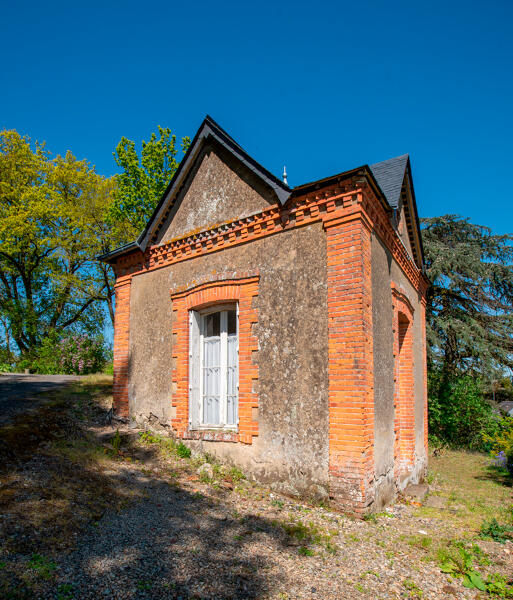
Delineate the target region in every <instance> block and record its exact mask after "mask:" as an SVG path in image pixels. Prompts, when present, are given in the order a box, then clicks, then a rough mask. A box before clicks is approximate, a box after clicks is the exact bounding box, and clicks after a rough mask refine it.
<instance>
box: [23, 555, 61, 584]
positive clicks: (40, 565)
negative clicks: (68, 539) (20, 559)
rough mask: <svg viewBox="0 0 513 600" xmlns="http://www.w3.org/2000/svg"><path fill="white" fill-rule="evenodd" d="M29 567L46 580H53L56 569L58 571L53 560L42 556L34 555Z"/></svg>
mask: <svg viewBox="0 0 513 600" xmlns="http://www.w3.org/2000/svg"><path fill="white" fill-rule="evenodd" d="M28 566H29V568H30V569H32V570H33V571H35V572H36V573H37V574H38V576H39V577H41V579H45V580H48V579H51V578H52V577H53V575H54V572H55V569H57V565H56V564H55V563H54V562H53V561H52V560H50V559H49V558H45V557H44V556H41V554H33V555H32V558H31V559H30V560H29V563H28Z"/></svg>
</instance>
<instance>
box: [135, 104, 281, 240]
mask: <svg viewBox="0 0 513 600" xmlns="http://www.w3.org/2000/svg"><path fill="white" fill-rule="evenodd" d="M206 141H215V142H217V143H218V144H220V145H221V146H222V147H223V148H224V149H225V150H226V151H227V152H229V153H230V154H231V155H232V156H233V157H234V158H235V159H237V160H238V161H240V162H241V163H242V164H243V165H244V166H245V167H247V168H248V169H249V170H251V171H252V172H253V174H254V175H255V176H257V177H258V178H259V179H260V180H261V181H262V182H263V183H264V184H265V185H266V186H268V187H269V188H270V189H271V190H272V191H273V193H274V194H275V196H276V199H277V201H278V202H279V203H280V205H283V204H285V202H286V201H287V199H288V197H289V196H290V188H289V187H288V186H287V185H286V184H284V183H283V182H282V181H280V180H279V179H278V178H277V177H275V176H274V175H273V174H272V173H270V172H269V171H267V169H265V168H264V167H262V165H260V164H259V163H257V162H256V161H255V160H254V159H253V158H251V156H249V154H247V152H245V151H244V150H243V149H242V148H241V146H239V144H237V142H236V141H235V140H234V139H233V138H232V137H230V136H229V135H228V133H226V131H224V130H223V129H222V128H221V127H220V126H219V125H218V124H217V123H216V122H215V121H214V120H213V119H212V118H211V117H209V116H207V117H206V118H205V120H204V121H203V123H202V124H201V126H200V128H199V129H198V132H197V133H196V135H195V136H194V139H193V141H192V143H191V145H190V146H189V149H188V150H187V152H186V154H185V156H184V158H183V159H182V161H181V162H180V165H179V167H178V169H177V170H176V173H175V174H174V176H173V178H172V180H171V182H170V184H169V186H168V188H167V189H166V191H165V192H164V194H163V195H162V198H161V200H160V202H159V204H158V206H157V208H156V209H155V211H154V212H153V215H152V216H151V218H150V220H149V221H148V224H147V225H146V227H145V229H144V231H143V232H142V234H141V235H140V236H139V238H138V240H137V242H136V244H137V246H138V247H139V248H140V249H141V251H142V252H144V251H145V250H146V248H147V246H148V244H149V243H151V240H152V238H153V236H154V233H155V231H156V229H157V228H158V226H159V225H160V224H161V223H162V222H163V221H164V220H165V219H166V218H167V216H168V215H169V212H170V209H171V205H172V202H173V199H174V197H175V196H176V194H177V193H178V191H179V190H180V188H181V186H182V185H183V183H184V181H185V178H186V177H187V174H188V172H189V170H190V169H191V168H192V167H193V165H194V163H195V161H196V158H197V157H198V156H199V154H200V152H201V149H202V148H203V146H204V144H205V142H206Z"/></svg>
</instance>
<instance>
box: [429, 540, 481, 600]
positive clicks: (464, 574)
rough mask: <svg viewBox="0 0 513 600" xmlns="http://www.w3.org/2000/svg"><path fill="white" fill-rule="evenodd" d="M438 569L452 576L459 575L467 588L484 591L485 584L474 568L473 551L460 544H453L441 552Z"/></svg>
mask: <svg viewBox="0 0 513 600" xmlns="http://www.w3.org/2000/svg"><path fill="white" fill-rule="evenodd" d="M440 558H441V564H440V570H441V571H442V573H448V574H449V575H452V576H453V577H461V578H462V579H463V585H464V586H465V587H467V588H477V589H478V590H481V591H482V592H484V591H486V585H485V583H484V581H483V578H482V577H481V575H480V574H479V573H478V572H477V571H476V570H475V569H474V565H473V559H474V554H473V552H472V551H471V550H470V551H469V550H468V549H466V548H465V547H464V546H463V545H462V544H458V545H453V546H452V547H449V548H448V549H446V550H445V551H442V552H441V556H440Z"/></svg>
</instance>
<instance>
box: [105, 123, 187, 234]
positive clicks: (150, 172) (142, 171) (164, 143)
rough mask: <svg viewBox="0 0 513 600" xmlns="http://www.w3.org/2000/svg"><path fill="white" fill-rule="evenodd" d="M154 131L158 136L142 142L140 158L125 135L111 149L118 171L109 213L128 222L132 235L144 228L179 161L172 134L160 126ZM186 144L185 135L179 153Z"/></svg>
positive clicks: (183, 150)
mask: <svg viewBox="0 0 513 600" xmlns="http://www.w3.org/2000/svg"><path fill="white" fill-rule="evenodd" d="M158 133H159V137H158V138H157V135H156V134H155V133H152V134H151V136H150V139H149V141H148V142H145V141H143V142H142V150H141V156H140V157H139V155H138V154H137V150H136V147H135V142H133V141H132V140H129V139H127V138H125V137H122V138H121V141H120V142H119V144H118V145H117V147H116V151H115V152H114V158H115V160H116V164H117V165H118V166H119V167H120V168H121V169H122V171H121V173H119V174H118V175H116V183H117V188H116V192H115V195H114V203H113V205H112V209H111V216H112V219H113V221H117V220H122V221H124V222H128V223H130V225H131V235H132V237H133V238H134V237H136V236H137V235H138V234H139V233H140V232H141V231H142V230H143V229H144V227H145V225H146V223H147V221H148V219H149V218H150V216H151V214H152V212H153V210H154V208H155V207H156V205H157V204H158V201H159V200H160V197H161V196H162V194H163V193H164V191H165V189H166V187H167V186H168V184H169V182H170V181H171V178H172V176H173V175H174V173H175V171H176V169H177V168H178V164H179V163H178V162H177V160H176V156H177V154H178V149H177V147H176V135H172V134H171V129H169V128H164V127H160V126H159V127H158ZM189 144H190V139H189V138H188V137H184V138H182V143H181V146H182V152H184V153H185V152H186V150H187V148H188V147H189Z"/></svg>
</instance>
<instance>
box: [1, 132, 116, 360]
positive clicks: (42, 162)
mask: <svg viewBox="0 0 513 600" xmlns="http://www.w3.org/2000/svg"><path fill="white" fill-rule="evenodd" d="M111 193H112V182H109V180H106V179H105V178H103V177H101V176H100V175H98V174H97V173H96V172H95V170H94V168H92V167H90V166H89V165H88V163H87V162H86V161H84V160H82V161H80V160H77V159H76V158H75V157H74V156H73V155H72V154H71V152H67V153H66V155H65V156H64V157H62V156H57V157H55V158H53V159H51V158H50V155H49V153H48V152H47V151H46V150H45V148H44V146H43V145H39V144H36V146H35V148H33V147H32V146H31V141H30V138H28V137H22V136H21V135H20V134H18V133H17V132H16V131H3V132H1V133H0V317H1V322H2V323H3V327H2V329H3V331H4V334H7V333H8V334H9V336H10V338H12V339H13V340H14V342H15V343H16V345H17V347H18V350H19V351H20V352H21V353H22V354H26V355H30V354H33V353H34V351H35V350H36V349H37V348H38V347H39V346H40V345H41V342H42V340H43V339H44V338H45V337H46V336H48V335H49V334H50V332H52V331H55V332H59V331H63V330H66V329H72V330H84V331H93V332H94V331H98V330H99V329H100V328H101V326H102V323H103V318H104V308H103V306H102V301H103V300H106V299H107V297H108V296H109V295H111V293H112V289H111V288H112V281H111V280H110V279H109V277H111V276H110V275H109V274H107V278H106V275H105V271H104V266H103V265H100V264H99V263H98V261H96V260H95V257H96V256H97V255H98V254H100V253H101V252H102V251H103V250H104V247H103V245H102V241H105V238H106V237H107V232H106V231H104V230H103V229H102V227H107V226H106V225H104V222H105V216H106V215H107V213H108V211H109V206H110V203H111ZM109 227H110V226H109ZM111 229H112V227H111ZM115 241H116V240H112V242H113V243H115ZM5 337H7V336H5Z"/></svg>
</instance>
